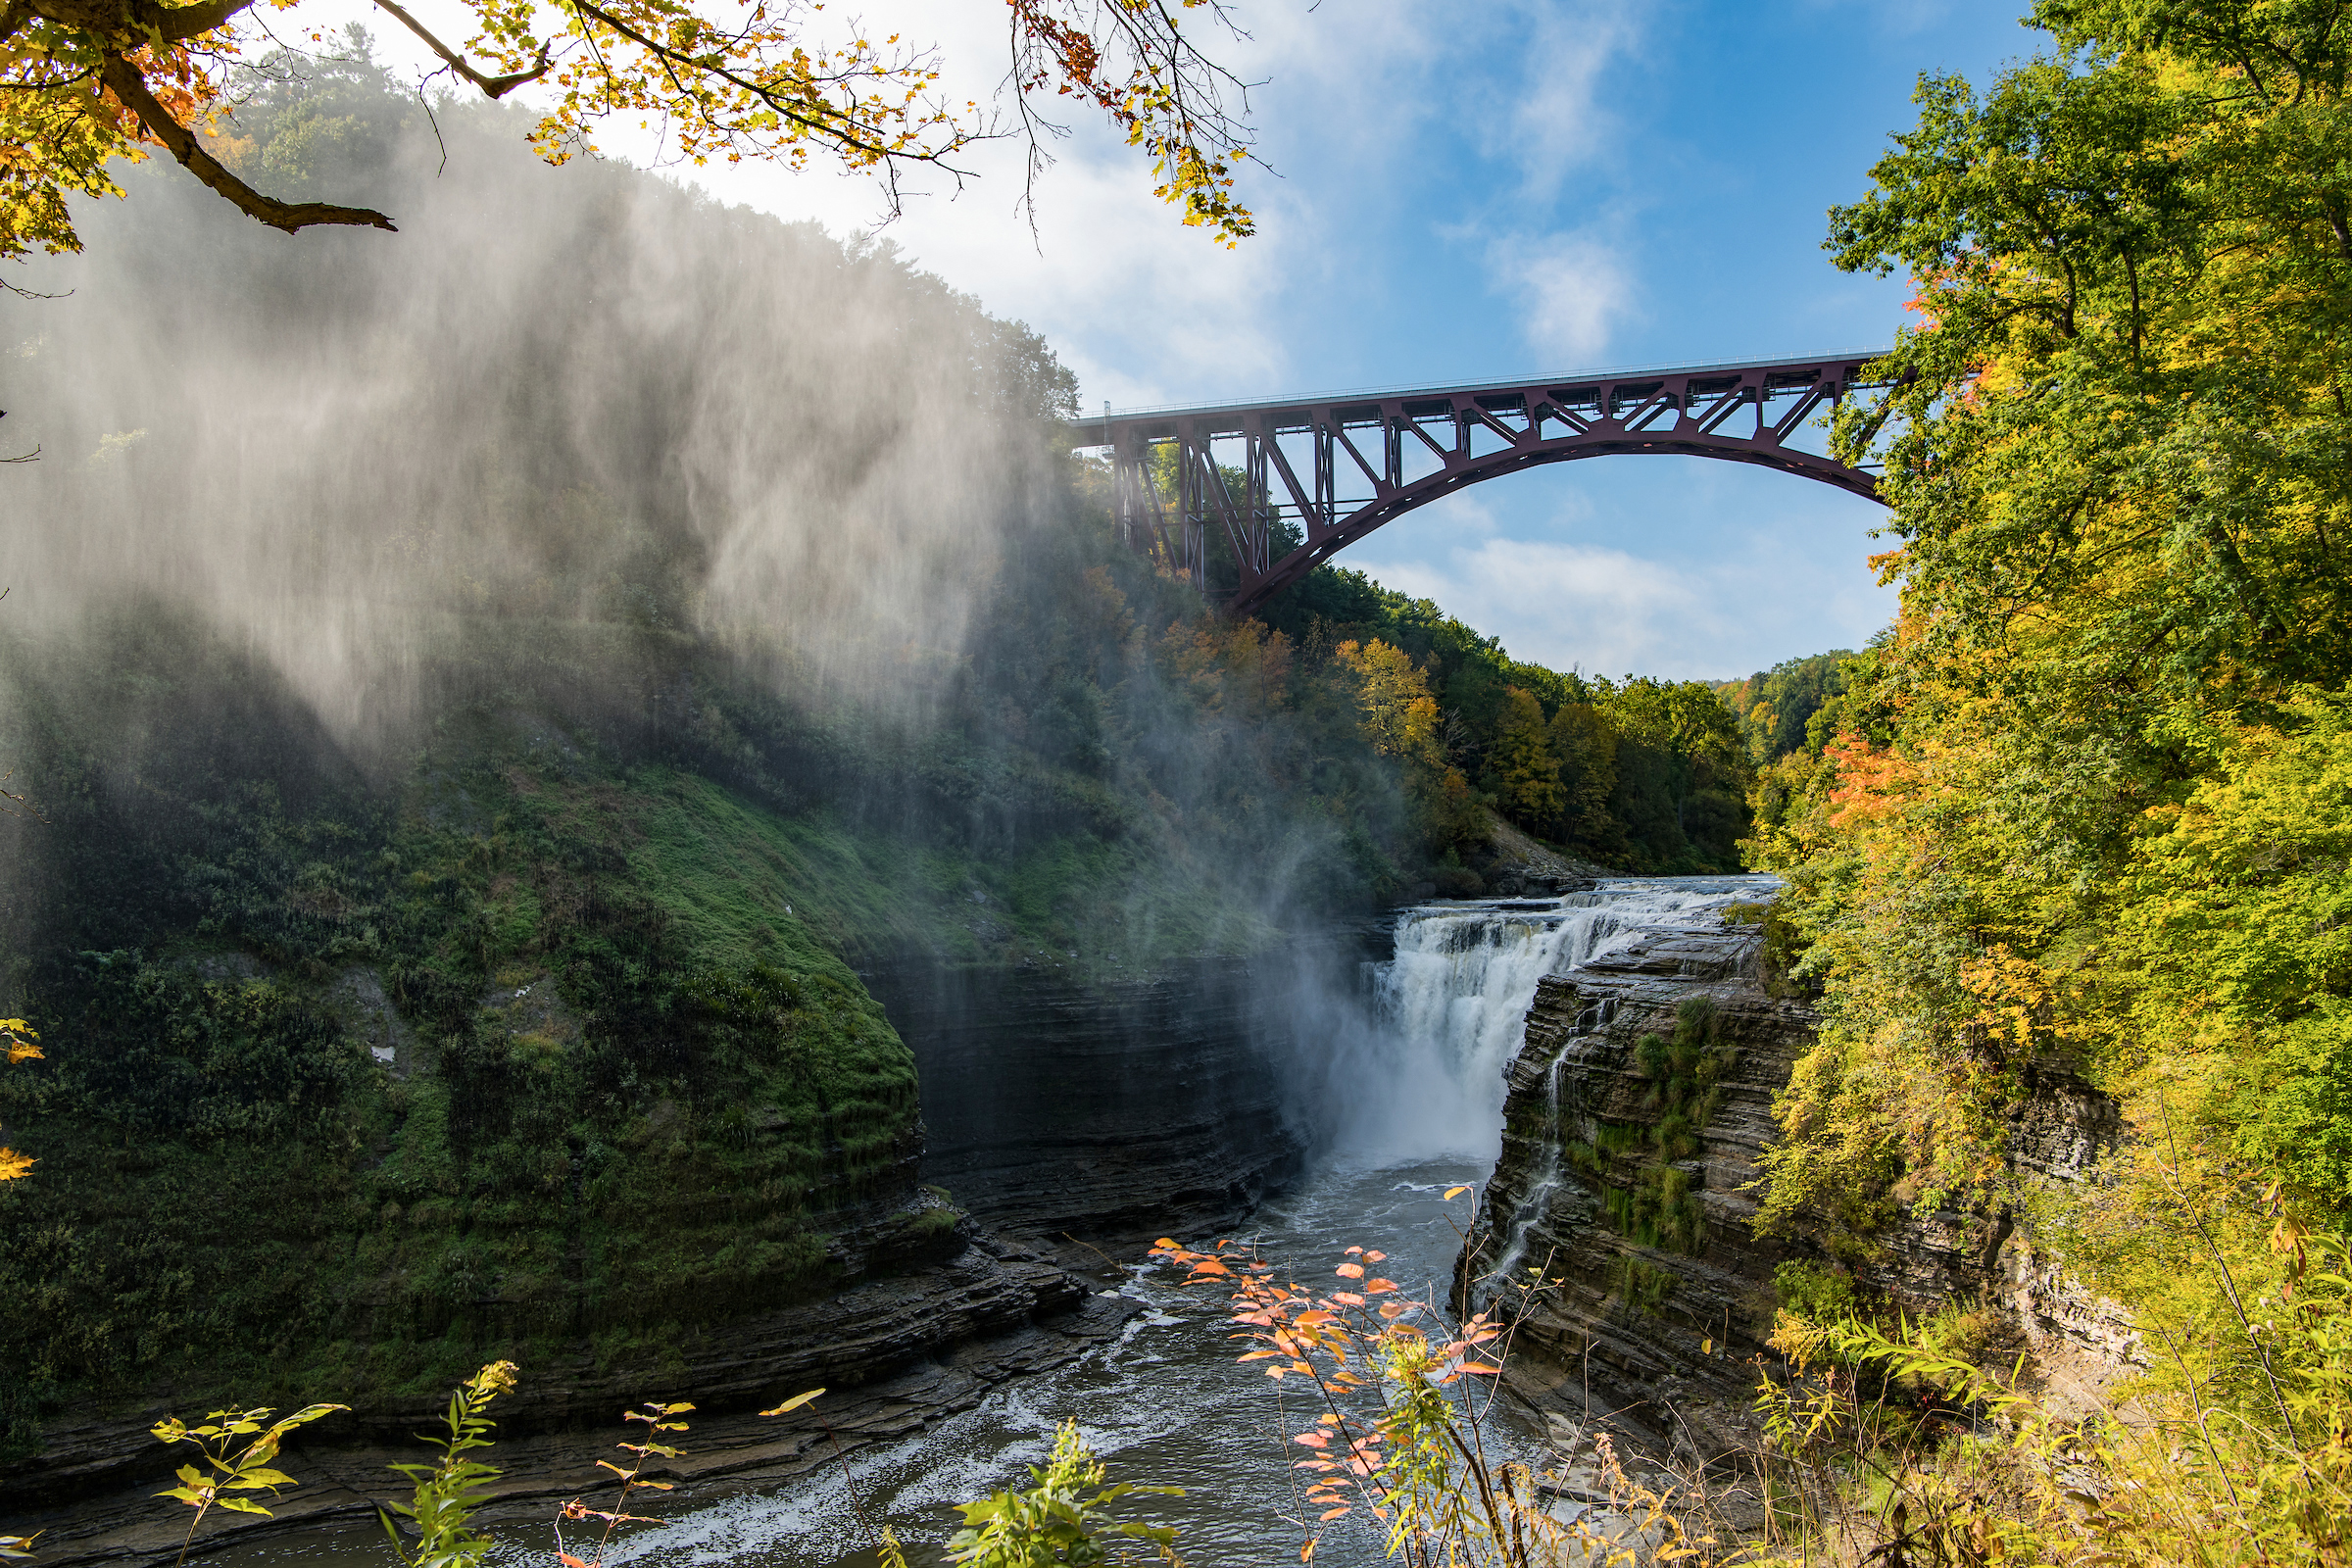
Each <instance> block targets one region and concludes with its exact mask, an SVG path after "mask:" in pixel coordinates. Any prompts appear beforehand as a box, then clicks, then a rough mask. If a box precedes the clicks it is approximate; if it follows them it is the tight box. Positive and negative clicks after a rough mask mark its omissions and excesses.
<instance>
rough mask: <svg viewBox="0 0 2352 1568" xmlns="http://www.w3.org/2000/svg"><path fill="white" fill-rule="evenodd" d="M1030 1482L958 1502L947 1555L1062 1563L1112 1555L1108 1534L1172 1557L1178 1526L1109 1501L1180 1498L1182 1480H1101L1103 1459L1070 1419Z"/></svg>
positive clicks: (1020, 1563)
mask: <svg viewBox="0 0 2352 1568" xmlns="http://www.w3.org/2000/svg"><path fill="white" fill-rule="evenodd" d="M1029 1478H1030V1480H1031V1482H1033V1483H1034V1485H1032V1486H1030V1487H1028V1488H1026V1489H1025V1490H1017V1491H1016V1490H1012V1489H1007V1490H1005V1491H1004V1492H999V1493H996V1494H993V1495H990V1496H986V1497H983V1498H981V1499H980V1500H979V1501H977V1502H967V1503H964V1504H962V1505H961V1506H962V1513H963V1528H962V1529H961V1530H958V1531H957V1532H956V1534H955V1535H954V1536H953V1537H951V1538H950V1539H949V1541H948V1560H949V1561H951V1562H955V1563H960V1564H963V1565H965V1568H1059V1565H1062V1564H1070V1565H1086V1564H1093V1563H1105V1562H1109V1561H1110V1560H1111V1557H1110V1551H1109V1541H1110V1540H1112V1539H1117V1540H1127V1541H1140V1542H1147V1543H1149V1544H1151V1545H1152V1547H1153V1548H1154V1549H1155V1551H1156V1553H1157V1555H1158V1556H1159V1558H1160V1560H1161V1561H1163V1562H1167V1563H1171V1564H1172V1563H1174V1562H1176V1561H1177V1557H1176V1550H1175V1542H1176V1531H1175V1529H1174V1528H1173V1527H1172V1526H1168V1525H1147V1524H1143V1523H1140V1522H1138V1521H1135V1520H1125V1519H1121V1518H1119V1517H1118V1512H1117V1510H1116V1509H1115V1508H1114V1507H1113V1506H1112V1505H1113V1504H1115V1503H1117V1502H1118V1501H1119V1499H1120V1498H1122V1497H1128V1496H1139V1495H1140V1496H1164V1497H1181V1496H1183V1495H1184V1489H1183V1488H1181V1487H1145V1486H1137V1485H1135V1484H1133V1483H1131V1482H1125V1481H1122V1482H1119V1483H1117V1484H1115V1485H1105V1484H1104V1483H1105V1481H1106V1480H1107V1475H1106V1472H1105V1471H1104V1469H1103V1461H1102V1460H1100V1459H1098V1458H1096V1457H1095V1455H1094V1451H1093V1450H1092V1449H1090V1448H1089V1447H1088V1446H1086V1440H1085V1439H1084V1438H1083V1437H1081V1436H1080V1435H1079V1432H1078V1424H1077V1423H1076V1422H1075V1421H1065V1422H1063V1423H1062V1424H1061V1426H1060V1427H1059V1428H1058V1429H1056V1430H1055V1432H1054V1452H1053V1454H1052V1455H1051V1456H1050V1457H1049V1458H1048V1459H1047V1461H1046V1466H1045V1468H1044V1469H1042V1470H1040V1469H1037V1468H1035V1467H1034V1466H1033V1467H1031V1469H1030V1471H1029Z"/></svg>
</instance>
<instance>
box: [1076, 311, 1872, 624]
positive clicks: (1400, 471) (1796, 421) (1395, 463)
mask: <svg viewBox="0 0 2352 1568" xmlns="http://www.w3.org/2000/svg"><path fill="white" fill-rule="evenodd" d="M1884 352H1885V351H1884V350H1872V351H1865V352H1859V353H1849V354H1840V355H1836V356H1833V357H1829V358H1824V359H1817V360H1793V361H1782V360H1776V361H1769V362H1759V363H1755V364H1744V365H1697V366H1684V367H1680V368H1673V369H1648V370H1606V371H1596V372H1585V373H1582V374H1578V375H1572V376H1563V377H1558V378H1555V379H1546V380H1539V381H1524V380H1522V381H1500V382H1495V383H1491V384H1487V385H1477V386H1440V387H1426V388H1417V389H1399V390H1393V391H1383V392H1349V393H1338V394H1333V395H1329V396H1322V397H1314V398H1305V399H1292V400H1283V401H1276V402H1267V403H1233V404H1223V405H1205V406H1190V407H1183V408H1167V409H1144V410H1135V411H1130V412H1128V413H1125V414H1112V413H1110V412H1109V411H1107V410H1105V411H1104V413H1103V417H1102V419H1101V421H1100V422H1099V423H1098V422H1097V421H1095V420H1091V419H1090V420H1085V421H1083V422H1081V423H1080V424H1079V425H1077V426H1075V427H1074V429H1073V431H1072V433H1073V435H1076V436H1081V437H1083V436H1085V435H1090V434H1093V433H1095V431H1096V430H1098V429H1099V430H1100V431H1101V440H1100V442H1099V443H1097V444H1098V445H1100V446H1103V447H1107V448H1109V449H1110V455H1111V469H1112V476H1113V482H1114V488H1115V493H1116V503H1115V505H1116V510H1117V514H1118V522H1119V531H1120V534H1121V536H1122V537H1123V538H1124V540H1125V541H1126V543H1127V546H1128V548H1130V549H1132V550H1136V551H1139V552H1141V553H1143V554H1146V555H1149V556H1152V558H1154V559H1155V560H1157V561H1159V562H1161V563H1162V564H1164V565H1166V566H1167V567H1169V568H1170V569H1171V570H1174V571H1176V572H1177V573H1179V574H1180V575H1183V576H1185V577H1187V578H1189V579H1190V580H1191V581H1192V582H1193V583H1194V584H1195V585H1196V586H1198V587H1200V588H1201V590H1202V591H1203V592H1206V591H1207V587H1208V579H1207V566H1208V531H1209V529H1210V528H1212V527H1216V528H1221V529H1222V530H1223V533H1224V537H1225V540H1226V542H1227V543H1228V544H1229V545H1231V547H1232V551H1233V559H1234V560H1235V562H1236V563H1237V564H1239V568H1240V573H1239V583H1238V586H1237V588H1236V590H1235V592H1234V595H1233V597H1232V599H1231V600H1230V601H1229V602H1228V603H1227V605H1226V607H1225V608H1226V609H1227V611H1228V612H1229V613H1234V614H1247V613H1250V612H1251V611H1253V610H1255V609H1256V608H1258V607H1259V606H1260V605H1262V604H1264V603H1265V602H1266V600H1268V599H1269V598H1271V597H1272V596H1273V595H1275V594H1277V593H1279V592H1281V591H1282V590H1283V589H1284V588H1286V587H1288V586H1289V585H1290V584H1292V583H1294V582H1296V581H1298V580H1299V578H1300V577H1302V576H1304V575H1306V573H1307V572H1309V571H1311V570H1313V569H1314V568H1315V567H1316V566H1317V565H1320V564H1322V563H1323V562H1325V561H1328V560H1329V559H1330V558H1331V557H1332V556H1334V555H1336V554H1337V553H1339V552H1340V551H1342V550H1344V549H1346V548H1347V547H1348V546H1349V545H1351V544H1353V543H1355V542H1356V541H1357V540H1358V539H1361V538H1363V537H1364V535H1366V534H1368V533H1370V532H1371V531H1372V530H1373V529H1375V528H1377V527H1379V526H1380V525H1381V524H1382V523H1384V522H1388V521H1391V520H1392V519H1394V518H1397V517H1399V516H1402V515H1404V514H1405V513H1408V512H1410V511H1412V510H1413V509H1414V508H1415V507H1423V506H1427V505H1428V504H1429V503H1430V502H1432V501H1436V500H1438V499H1440V498H1441V497H1444V496H1447V495H1451V494H1452V493H1453V492H1455V491H1457V490H1460V489H1462V488H1463V487H1465V486H1467V485H1473V484H1476V483H1478V482H1479V481H1480V480H1482V479H1493V478H1495V477H1498V476H1499V475H1502V474H1506V473H1516V472H1518V471H1519V470H1521V469H1523V468H1532V467H1535V466H1539V465H1542V464H1546V463H1566V462H1569V461H1571V460H1573V459H1577V458H1600V457H1613V456H1616V455H1618V454H1621V453H1652V454H1667V455H1672V456H1679V457H1692V458H1720V459H1724V460H1726V461H1728V462H1732V463H1753V464H1759V465H1761V466H1765V467H1770V468H1778V469H1780V470H1781V471H1783V472H1784V473H1793V474H1796V475H1798V476H1799V477H1802V478H1806V479H1815V480H1818V481H1820V482H1821V483H1823V484H1829V485H1835V486H1837V487H1838V489H1840V490H1845V491H1849V492H1851V493H1852V494H1854V495H1858V496H1862V497H1865V498H1867V499H1870V500H1873V501H1875V500H1877V499H1878V480H1877V478H1876V476H1875V475H1873V474H1871V473H1869V472H1866V471H1865V470H1863V469H1860V468H1852V467H1848V466H1845V465H1844V464H1841V463H1838V462H1837V461H1835V460H1834V459H1831V458H1826V457H1823V456H1821V455H1819V454H1818V453H1812V452H1807V451H1804V450H1803V449H1801V448H1798V447H1794V446H1791V445H1789V438H1790V437H1791V436H1792V435H1794V434H1795V433H1796V431H1797V429H1798V428H1799V426H1801V425H1802V424H1803V422H1804V421H1805V420H1806V419H1807V418H1808V417H1811V416H1812V415H1813V414H1815V413H1816V412H1817V411H1819V410H1820V409H1821V408H1822V407H1823V406H1824V405H1825V404H1827V405H1831V406H1833V407H1834V406H1835V405H1836V404H1837V403H1838V401H1839V400H1841V399H1842V398H1844V396H1845V395H1846V394H1847V393H1849V392H1852V391H1855V390H1858V389H1861V388H1864V387H1871V386H1878V385H1883V384H1885V382H1883V381H1882V380H1878V379H1874V378H1869V377H1867V376H1866V374H1865V367H1866V366H1868V365H1869V364H1870V362H1871V361H1873V360H1875V359H1877V358H1878V357H1879V356H1880V354H1882V353H1884ZM1170 457H1172V458H1173V464H1172V465H1171V464H1170V463H1169V461H1168V460H1169V458H1170ZM1234 459H1238V460H1239V461H1238V462H1236V461H1232V460H1234ZM1433 460H1434V463H1433ZM1171 470H1172V473H1171ZM1236 470H1238V472H1239V474H1240V476H1241V483H1240V486H1239V488H1238V491H1237V488H1236V486H1235V485H1234V484H1233V483H1232V482H1231V478H1230V475H1231V474H1232V473H1233V472H1234V471H1236ZM1171 477H1172V483H1170V482H1169V481H1170V479H1171ZM1294 529H1295V530H1296V537H1297V538H1298V539H1299V541H1300V542H1299V544H1298V546H1297V548H1295V549H1293V550H1291V551H1289V552H1288V553H1287V554H1285V555H1284V556H1282V557H1281V558H1280V559H1279V560H1277V559H1275V557H1274V554H1273V552H1274V547H1275V546H1276V544H1277V543H1279V542H1283V541H1285V540H1286V538H1287V537H1289V536H1290V535H1291V534H1292V531H1293V530H1294Z"/></svg>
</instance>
